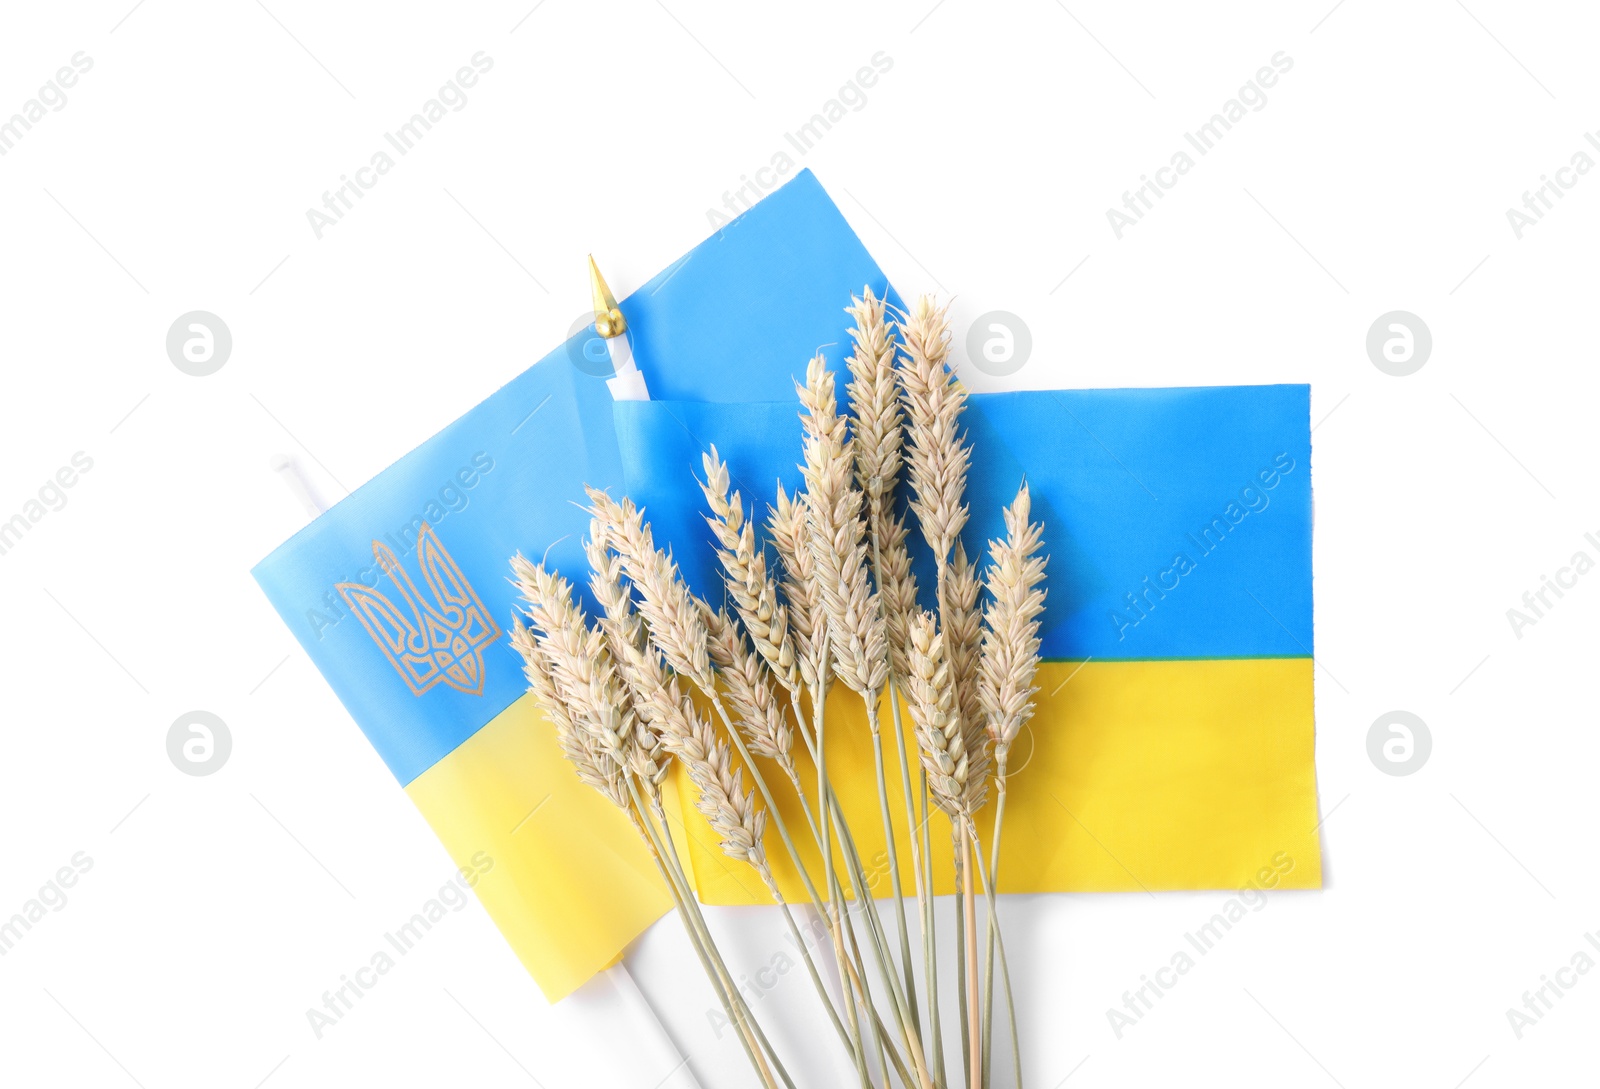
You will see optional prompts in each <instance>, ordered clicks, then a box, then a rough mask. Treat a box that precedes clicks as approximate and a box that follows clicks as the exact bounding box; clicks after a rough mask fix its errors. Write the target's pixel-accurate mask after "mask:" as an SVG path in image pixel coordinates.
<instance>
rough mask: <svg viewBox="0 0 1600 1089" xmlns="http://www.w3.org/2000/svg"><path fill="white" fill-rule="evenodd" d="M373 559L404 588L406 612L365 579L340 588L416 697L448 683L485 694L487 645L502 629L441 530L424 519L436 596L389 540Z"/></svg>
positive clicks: (426, 560) (426, 569)
mask: <svg viewBox="0 0 1600 1089" xmlns="http://www.w3.org/2000/svg"><path fill="white" fill-rule="evenodd" d="M372 558H373V559H375V560H377V561H378V564H379V565H380V566H381V567H382V568H383V571H384V573H385V574H386V575H388V576H389V579H390V581H391V582H393V583H394V585H395V588H396V589H397V590H399V591H400V596H401V598H402V599H403V600H404V602H405V605H406V608H405V609H401V608H399V607H397V606H396V605H395V603H394V602H392V601H390V600H389V598H388V597H387V596H386V595H385V594H384V593H383V592H382V591H381V590H376V589H373V588H372V587H369V586H363V585H362V584H361V583H359V582H341V583H339V584H338V585H337V587H335V588H336V589H337V590H338V591H339V596H340V597H342V598H344V602H345V604H346V605H348V606H350V611H351V612H353V613H355V615H356V618H357V619H359V620H360V621H361V626H362V627H364V628H366V629H367V634H368V635H370V636H372V641H373V642H374V643H377V644H378V647H379V649H381V650H382V651H383V653H384V655H385V657H387V658H388V659H389V664H390V665H392V666H394V668H395V672H396V673H399V674H400V677H401V679H402V680H404V681H405V682H406V686H407V687H408V688H410V689H411V694H412V695H414V696H420V695H422V694H423V693H424V692H426V691H428V689H430V688H432V687H433V686H434V685H436V684H438V683H440V682H441V681H442V682H444V683H445V684H447V685H449V686H450V687H451V688H454V689H456V690H457V691H460V692H465V693H467V694H468V695H472V696H481V695H483V648H484V647H486V646H488V645H489V644H490V643H493V642H494V641H495V640H496V639H498V638H500V628H499V627H498V626H497V625H496V624H495V622H494V618H493V617H491V616H490V615H489V610H488V609H486V608H484V605H483V602H482V601H479V600H478V594H477V592H476V591H475V590H473V588H472V584H471V583H469V582H468V581H467V577H466V576H465V575H463V574H462V573H461V568H460V567H458V566H457V565H456V561H455V560H453V559H452V558H451V557H450V553H448V552H446V551H445V549H444V545H442V544H440V543H439V538H438V536H437V535H435V533H434V532H433V527H432V526H430V525H428V523H427V522H423V523H422V528H421V530H419V531H418V533H417V559H418V562H419V563H420V565H421V567H422V577H423V580H424V581H426V582H427V584H428V589H429V591H430V592H431V595H432V600H431V601H429V600H426V599H424V598H423V596H422V595H421V594H420V593H419V592H418V591H417V587H416V584H415V583H413V582H412V581H411V575H410V573H409V572H407V571H406V569H405V567H404V566H403V565H402V564H401V563H400V561H399V560H398V559H397V558H395V554H394V552H393V551H392V550H390V548H389V546H387V545H385V544H384V543H383V542H382V541H373V542H372Z"/></svg>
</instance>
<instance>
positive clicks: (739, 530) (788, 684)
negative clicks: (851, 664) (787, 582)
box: [700, 446, 802, 692]
mask: <svg viewBox="0 0 1600 1089" xmlns="http://www.w3.org/2000/svg"><path fill="white" fill-rule="evenodd" d="M701 464H702V466H703V467H704V468H705V472H706V479H705V482H704V483H703V484H702V485H701V489H700V490H701V491H702V492H704V493H705V497H706V502H707V503H709V504H710V505H711V511H712V513H711V515H710V516H708V517H707V518H706V524H707V525H709V526H710V527H711V532H712V534H713V535H714V536H715V537H716V540H717V544H718V548H717V559H718V561H719V562H721V564H722V569H723V572H724V576H725V577H724V581H725V582H726V583H727V586H728V596H729V597H730V598H731V599H732V600H733V604H734V609H735V611H736V612H737V613H738V615H739V619H740V621H741V622H743V624H744V627H745V630H746V631H747V632H749V633H750V639H751V642H753V643H754V644H755V648H756V651H757V652H758V653H759V654H760V655H761V657H762V659H763V660H764V661H765V662H766V663H767V665H768V667H769V668H770V669H771V670H772V672H773V675H774V676H775V677H776V678H777V680H778V682H779V683H780V684H782V685H783V687H784V688H785V689H786V690H788V691H789V692H795V691H797V690H798V689H799V686H800V684H801V681H802V678H801V675H800V666H799V663H798V661H797V659H796V656H795V648H794V640H793V639H792V638H791V637H790V634H789V610H788V608H787V607H786V606H785V605H784V604H783V602H781V601H780V600H779V599H778V585H777V582H776V581H775V580H774V579H772V578H771V577H770V576H769V575H768V574H767V558H766V555H765V554H764V553H763V552H762V551H761V550H760V549H758V548H757V547H756V535H755V525H754V523H753V522H750V521H748V520H747V519H746V518H745V514H744V504H743V501H742V500H741V499H740V496H739V493H738V492H737V491H735V492H732V493H731V494H730V492H729V481H728V467H727V465H726V464H724V463H723V462H722V460H721V459H720V458H719V457H718V456H717V448H716V447H715V446H713V447H711V450H710V452H709V453H707V454H703V455H701Z"/></svg>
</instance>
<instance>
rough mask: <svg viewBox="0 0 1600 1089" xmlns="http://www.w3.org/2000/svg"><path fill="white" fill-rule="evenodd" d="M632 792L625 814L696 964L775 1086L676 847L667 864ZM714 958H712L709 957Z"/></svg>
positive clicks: (756, 1063)
mask: <svg viewBox="0 0 1600 1089" xmlns="http://www.w3.org/2000/svg"><path fill="white" fill-rule="evenodd" d="M628 787H629V790H630V792H631V793H632V802H633V805H632V808H631V809H630V810H629V816H630V818H632V819H633V822H634V828H635V829H636V830H637V831H638V833H639V834H640V836H642V837H643V838H644V841H645V844H646V845H647V846H648V847H649V849H650V855H651V858H652V859H653V860H654V861H655V864H656V867H657V868H658V869H659V870H660V871H661V877H662V879H663V880H664V881H666V883H667V889H668V891H669V892H670V893H671V894H672V900H673V903H674V905H675V906H676V907H677V909H678V918H679V921H680V922H681V923H682V924H683V928H684V930H685V931H686V932H687V933H688V935H689V941H690V944H691V945H693V946H694V950H695V953H696V954H697V955H698V956H699V958H700V965H701V967H702V968H704V969H705V973H706V977H707V978H708V979H709V980H710V981H711V985H712V989H713V990H715V991H716V993H717V999H718V1001H720V1002H721V1003H722V1009H723V1012H724V1013H726V1014H727V1016H728V1020H730V1021H731V1022H733V1024H734V1026H735V1027H736V1028H737V1030H738V1035H739V1042H740V1043H741V1044H743V1045H744V1050H745V1055H746V1056H747V1057H748V1058H749V1059H750V1065H751V1066H753V1067H755V1070H756V1073H757V1075H758V1076H759V1077H760V1078H761V1081H762V1083H763V1084H764V1085H766V1086H768V1087H769V1089H776V1085H777V1083H776V1082H775V1081H774V1080H773V1075H772V1069H771V1067H769V1066H768V1065H767V1061H766V1058H765V1056H764V1055H763V1054H762V1049H761V1046H760V1044H759V1043H758V1041H757V1039H756V1036H755V1034H754V1032H753V1025H752V1021H753V1016H750V1015H749V1010H748V1007H747V1006H746V1004H745V1001H744V996H743V995H742V994H740V993H739V990H738V988H737V987H735V986H733V985H732V984H733V980H732V978H731V977H730V976H729V975H728V974H727V969H726V966H719V965H720V961H721V957H720V955H718V954H717V953H716V944H715V942H714V941H712V939H711V936H710V932H709V931H708V930H705V929H704V920H701V919H699V912H698V910H696V909H695V908H694V907H693V906H692V897H690V896H689V895H686V885H685V884H684V883H683V874H682V870H681V867H679V866H678V865H677V860H676V857H675V855H676V849H674V857H673V858H672V863H671V865H670V866H669V865H668V861H667V856H666V854H665V852H664V851H663V848H662V845H661V842H660V839H659V838H658V833H657V831H656V829H655V826H654V824H653V823H652V822H651V820H650V817H649V815H648V812H647V810H646V809H645V806H644V802H643V801H642V800H641V799H640V797H639V794H638V788H637V787H636V786H635V785H634V783H633V782H632V781H631V780H630V781H629V784H628ZM660 835H664V836H665V839H666V841H667V843H668V844H670V843H671V842H672V835H671V832H669V831H667V830H666V828H665V825H664V824H663V828H662V830H661V833H660ZM713 958H715V959H713Z"/></svg>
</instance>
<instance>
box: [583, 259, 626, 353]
mask: <svg viewBox="0 0 1600 1089" xmlns="http://www.w3.org/2000/svg"><path fill="white" fill-rule="evenodd" d="M589 290H590V292H591V293H592V294H593V295H594V331H595V332H596V333H599V334H600V335H601V336H602V337H604V338H605V339H606V340H610V339H611V338H613V337H620V336H621V335H622V334H623V333H626V332H627V331H628V319H627V318H625V317H623V316H622V311H621V310H618V309H617V299H616V296H614V295H612V294H611V288H610V287H608V286H606V278H605V277H604V276H602V275H600V266H599V265H596V264H595V263H594V254H592V253H591V254H590V255H589Z"/></svg>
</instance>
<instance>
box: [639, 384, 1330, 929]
mask: <svg viewBox="0 0 1600 1089" xmlns="http://www.w3.org/2000/svg"><path fill="white" fill-rule="evenodd" d="M969 405H970V407H969V409H968V411H967V414H966V416H965V418H964V419H965V424H966V427H967V431H968V436H969V438H970V441H971V443H972V446H973V449H974V455H973V470H972V473H971V477H970V479H969V482H968V489H967V499H968V502H969V504H970V506H971V510H972V520H971V524H970V526H969V527H968V530H967V532H966V534H965V544H966V547H967V552H968V555H969V556H972V557H975V558H976V557H979V556H981V555H984V554H985V553H986V550H987V549H986V542H987V541H988V540H990V539H993V538H996V537H1000V536H1002V535H1003V532H1004V527H1003V524H1002V521H1001V516H1000V512H1001V508H1002V507H1003V506H1004V504H1006V503H1007V502H1009V500H1010V499H1011V497H1012V496H1013V495H1015V493H1016V490H1017V487H1018V485H1019V484H1020V483H1021V482H1022V481H1023V480H1024V479H1026V480H1027V481H1028V484H1029V487H1030V490H1031V492H1032V496H1033V515H1034V519H1035V520H1036V521H1038V520H1042V521H1043V524H1044V535H1045V550H1046V551H1047V552H1048V553H1049V555H1050V564H1049V569H1048V577H1047V581H1046V588H1047V591H1048V595H1049V596H1048V599H1047V602H1046V608H1045V612H1044V615H1043V618H1042V620H1043V626H1042V629H1041V632H1040V638H1041V642H1042V648H1041V654H1042V656H1043V658H1044V659H1045V661H1044V664H1043V667H1042V668H1041V670H1040V673H1039V677H1038V682H1037V683H1038V685H1039V688H1040V693H1039V697H1038V713H1037V715H1036V716H1035V718H1034V720H1033V722H1032V723H1031V724H1030V727H1029V729H1028V731H1027V733H1026V734H1025V735H1024V737H1023V739H1022V740H1021V741H1020V742H1019V743H1018V752H1017V754H1016V755H1015V756H1014V757H1013V767H1014V768H1020V771H1018V772H1015V773H1014V775H1013V778H1012V782H1011V788H1010V794H1009V798H1008V801H1007V818H1006V840H1007V859H1008V861H1007V864H1006V866H1005V867H1004V868H1003V870H1002V877H1001V891H1003V892H1051V891H1061V890H1078V891H1100V890H1134V891H1137V890H1140V889H1144V890H1154V889H1192V888H1239V887H1242V886H1244V885H1245V884H1247V883H1249V882H1251V881H1252V880H1255V879H1256V878H1257V876H1258V874H1260V872H1261V871H1263V870H1265V871H1267V873H1268V875H1269V876H1270V875H1271V873H1272V870H1273V859H1274V858H1275V857H1278V858H1279V865H1280V867H1281V866H1282V864H1283V863H1282V858H1281V857H1280V856H1283V855H1286V856H1287V857H1288V858H1290V859H1293V860H1294V863H1295V864H1294V866H1293V868H1292V870H1290V871H1289V873H1288V875H1287V876H1286V877H1285V878H1283V880H1282V883H1283V884H1284V885H1286V886H1289V887H1301V888H1304V887H1318V886H1320V884H1321V866H1320V852H1319V850H1318V840H1317V836H1316V833H1315V827H1316V824H1317V813H1316V783H1315V777H1314V766H1313V730H1312V696H1313V691H1312V682H1313V676H1312V657H1311V654H1312V609H1311V466H1310V456H1311V454H1310V421H1309V412H1310V391H1309V388H1308V387H1306V386H1303V385H1302V386H1234V387H1210V388H1194V389H1121V390H1063V391H1029V392H1019V393H1002V394H989V395H983V394H979V395H976V396H973V397H972V398H971V400H970V402H969ZM615 414H616V420H617V435H618V443H619V447H620V449H621V454H622V461H623V473H624V476H625V479H626V486H627V492H628V494H629V495H630V496H631V497H633V498H634V500H635V501H637V502H639V503H640V504H642V505H643V506H644V507H645V508H646V510H647V513H648V516H649V517H650V519H651V523H652V525H653V527H654V529H655V532H656V537H657V542H658V544H666V545H670V546H671V548H672V552H673V555H674V556H675V557H676V558H677V559H678V562H679V564H680V565H681V567H682V568H683V570H684V573H685V576H686V577H687V578H688V580H689V581H690V583H691V585H692V586H694V588H695V589H696V590H697V591H698V592H700V593H701V594H702V595H703V596H706V597H707V598H708V599H710V600H713V601H715V600H720V598H721V591H720V588H719V586H718V583H717V574H716V570H715V559H714V557H713V556H712V555H711V554H710V548H709V546H708V542H707V530H706V528H705V523H704V521H703V519H702V517H701V511H700V504H699V503H698V502H696V500H697V499H698V498H699V496H698V495H697V494H690V492H689V491H688V490H686V489H685V487H684V484H685V482H686V481H687V478H688V472H689V470H688V468H687V467H688V466H698V465H699V464H700V454H701V452H702V451H703V450H706V449H709V448H710V446H711V445H713V444H714V445H715V446H716V447H717V450H718V452H719V453H720V454H721V456H722V457H723V458H724V460H725V461H727V463H728V466H729V472H730V474H731V476H732V478H733V486H734V487H735V488H737V489H739V490H740V492H741V493H742V495H743V497H744V500H745V504H746V506H745V509H746V510H747V511H749V512H753V513H755V515H756V516H757V517H758V518H759V517H760V516H761V514H762V512H764V511H765V510H766V507H767V504H768V503H770V502H771V501H772V499H773V497H774V495H775V491H776V488H775V485H776V483H777V482H779V481H781V482H782V483H783V486H784V487H785V488H786V489H787V490H789V491H791V492H792V491H793V490H794V489H795V488H796V487H797V486H798V485H799V484H800V480H799V471H798V469H797V468H796V464H795V463H796V461H797V460H798V457H799V453H798V452H799V449H800V424H799V419H798V407H797V405H796V404H795V402H793V401H785V402H773V403H766V404H744V405H721V404H707V403H691V402H669V401H649V402H624V403H619V404H617V406H616V408H615ZM912 544H913V555H914V556H915V557H917V563H916V564H914V567H915V568H916V569H917V574H918V581H919V584H920V585H921V587H922V588H923V591H924V597H925V598H927V600H925V601H924V606H925V607H929V608H931V607H932V604H933V602H932V600H931V597H930V596H929V594H930V591H931V587H932V584H933V581H934V572H933V570H932V562H931V558H930V557H929V556H928V555H927V553H926V550H925V549H922V550H921V551H920V552H918V551H917V548H918V546H919V545H920V541H919V540H917V539H916V534H915V532H913V535H912ZM830 714H831V715H836V716H839V717H840V719H841V722H842V725H841V727H840V728H832V729H830V730H829V734H830V737H832V738H834V739H835V741H836V743H837V744H838V746H839V747H838V748H833V747H832V745H830V759H833V758H838V759H840V761H841V763H842V767H843V769H844V770H843V771H841V772H839V773H838V774H839V777H840V778H841V779H842V780H844V781H846V782H848V783H850V784H851V785H852V786H854V787H856V788H857V789H855V790H854V791H852V797H853V802H854V805H855V806H856V807H857V808H856V810H855V811H853V812H852V813H851V817H852V821H851V826H852V828H854V829H856V830H857V831H858V832H859V831H862V830H870V831H872V832H877V839H878V842H877V843H876V844H873V845H871V846H870V847H868V848H865V849H864V851H863V854H864V855H865V856H866V857H872V856H873V854H874V853H875V852H876V851H878V850H881V848H882V842H881V841H882V835H881V831H878V830H879V829H881V821H880V820H879V818H878V815H877V795H876V786H875V783H876V779H875V773H874V771H873V761H872V752H871V749H870V747H869V744H868V740H867V739H868V737H869V734H868V732H867V729H866V725H865V713H864V710H863V709H862V707H861V703H860V700H859V699H858V698H857V697H856V696H855V695H853V694H851V693H848V692H843V691H838V692H836V693H835V694H834V697H833V699H832V701H831V703H830ZM852 719H855V720H859V721H857V722H854V723H852V722H851V720H852ZM831 721H833V719H832V718H830V722H831ZM800 819H801V817H800V816H799V815H798V814H796V816H795V820H797V821H798V820H800ZM688 820H689V824H690V826H691V827H694V828H696V834H695V835H694V836H693V837H691V838H692V839H693V840H694V841H695V844H696V847H697V850H696V852H695V859H696V866H697V873H698V875H699V876H700V878H701V885H700V888H701V892H702V895H704V896H706V898H707V899H708V900H710V901H711V902H714V903H759V902H762V901H763V899H764V897H763V896H762V895H761V890H760V889H759V888H755V889H751V888H748V887H747V886H748V885H749V882H740V881H737V880H735V878H737V877H739V876H741V875H738V874H736V873H732V872H730V871H728V870H727V868H726V867H724V866H723V865H722V864H721V862H720V861H719V860H718V859H717V858H716V856H715V853H714V845H715V843H716V839H715V837H713V836H712V835H711V834H710V832H709V829H708V828H705V827H696V825H697V822H696V820H695V819H694V817H693V815H692V814H691V815H690V816H689V818H688ZM896 831H897V836H898V837H904V836H905V830H904V829H903V828H897V830H896ZM867 838H868V839H871V835H870V834H869V835H868V837H867ZM708 845H709V846H708ZM900 848H901V856H902V857H906V853H907V852H908V850H909V843H908V842H907V841H906V840H905V839H904V838H901V841H900ZM780 854H781V853H780ZM934 857H935V858H936V859H938V860H941V861H944V862H947V861H948V859H949V852H947V851H942V850H936V851H935V855H934ZM941 872H942V875H943V880H942V884H943V891H950V887H951V886H950V885H949V881H950V869H949V866H948V865H944V866H943V867H942V870H941ZM902 876H903V877H904V878H905V879H906V880H907V881H909V875H907V874H903V875H902ZM794 888H795V889H796V891H797V892H798V891H799V886H798V884H796V885H795V886H794ZM881 891H882V892H883V893H887V891H888V889H887V886H885V887H883V888H882V889H881Z"/></svg>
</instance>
